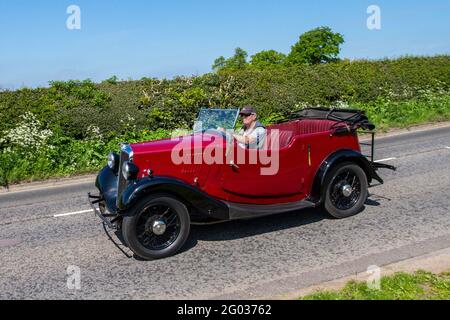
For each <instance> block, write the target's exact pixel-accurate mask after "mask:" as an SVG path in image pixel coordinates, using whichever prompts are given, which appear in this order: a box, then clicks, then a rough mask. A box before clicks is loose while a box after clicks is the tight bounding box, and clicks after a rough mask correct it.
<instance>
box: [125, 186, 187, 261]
mask: <svg viewBox="0 0 450 320" xmlns="http://www.w3.org/2000/svg"><path fill="white" fill-rule="evenodd" d="M190 224H191V221H190V217H189V212H188V210H187V208H186V206H185V205H184V204H183V203H182V202H180V201H179V200H177V199H176V198H174V197H172V196H170V195H154V196H151V197H149V198H145V199H143V200H141V201H140V202H139V203H138V204H137V205H136V206H135V207H134V209H133V211H132V212H131V213H130V214H128V215H126V216H125V217H124V218H123V222H122V235H123V238H124V240H125V242H126V244H127V245H128V247H129V248H130V249H131V250H132V251H133V252H134V253H135V254H136V255H137V256H139V257H141V258H143V259H146V260H153V259H160V258H165V257H168V256H171V255H174V254H175V253H177V252H178V251H179V250H180V249H181V247H182V246H183V245H184V243H185V242H186V240H187V238H188V236H189V231H190Z"/></svg>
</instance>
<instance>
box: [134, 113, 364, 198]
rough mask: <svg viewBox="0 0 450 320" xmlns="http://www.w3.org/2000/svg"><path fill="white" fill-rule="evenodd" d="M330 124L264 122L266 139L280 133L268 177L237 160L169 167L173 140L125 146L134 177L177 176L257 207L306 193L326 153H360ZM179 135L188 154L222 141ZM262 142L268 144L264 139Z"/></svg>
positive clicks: (353, 136) (354, 139)
mask: <svg viewBox="0 0 450 320" xmlns="http://www.w3.org/2000/svg"><path fill="white" fill-rule="evenodd" d="M335 123H336V122H335V121H331V120H295V121H291V122H287V123H284V124H278V125H272V126H268V127H267V135H268V137H269V139H268V140H270V136H271V134H272V132H273V131H274V130H275V129H276V130H279V132H280V149H279V170H278V172H277V173H276V174H274V175H260V174H259V171H260V169H261V168H262V167H264V165H262V164H260V163H257V164H249V163H244V164H239V165H238V167H239V169H235V168H234V167H232V166H230V165H229V164H228V163H226V162H225V161H223V163H222V164H212V165H208V164H204V163H202V164H194V160H193V159H192V161H191V163H190V164H180V165H172V160H171V156H172V150H173V148H174V147H175V146H176V145H177V144H178V143H180V141H179V140H178V139H166V140H160V141H152V142H144V143H137V144H131V145H130V146H131V148H132V149H133V154H134V156H133V158H134V163H135V164H136V165H137V167H138V168H139V174H138V177H141V178H143V177H145V176H146V175H147V174H146V172H147V170H148V169H151V170H152V171H153V174H154V175H155V176H156V175H158V176H168V177H173V178H177V179H180V180H181V181H183V182H185V183H186V184H189V185H195V186H196V187H197V188H198V189H199V190H201V191H203V192H205V193H207V194H208V195H210V196H212V197H214V198H216V199H220V200H225V201H229V202H236V203H246V204H260V205H263V204H280V203H289V202H294V201H299V200H301V199H306V198H308V197H309V196H310V195H311V190H312V184H313V181H314V177H315V176H316V174H317V171H318V170H319V168H320V165H321V164H322V163H323V162H324V160H325V159H327V158H328V157H329V156H330V155H331V154H333V153H335V152H336V151H339V150H353V151H356V152H360V151H361V150H360V146H359V142H358V136H357V134H356V132H355V131H354V132H350V133H348V134H345V135H333V134H332V130H333V129H331V127H332V126H333V124H335ZM180 139H181V138H180ZM182 139H184V140H185V142H187V143H190V144H191V145H192V146H195V145H197V146H199V148H198V149H197V150H195V149H194V148H193V153H195V152H200V153H201V152H202V151H203V150H204V149H205V148H207V147H208V146H210V144H221V145H222V148H224V149H225V148H226V146H225V143H226V142H225V139H222V137H221V136H218V135H213V134H201V133H200V134H193V135H191V136H188V137H182ZM187 139H188V141H186V140H187ZM266 145H270V141H267V142H266ZM200 146H201V147H200ZM233 148H234V149H235V150H236V151H235V153H236V154H237V152H242V151H238V150H237V149H238V148H241V147H240V146H239V145H238V144H237V143H236V141H234V142H233ZM268 149H269V150H270V148H268ZM244 152H245V157H246V159H250V157H252V156H253V157H255V156H257V155H251V153H259V154H261V153H264V152H267V151H266V150H255V149H246V150H244ZM192 158H193V157H192Z"/></svg>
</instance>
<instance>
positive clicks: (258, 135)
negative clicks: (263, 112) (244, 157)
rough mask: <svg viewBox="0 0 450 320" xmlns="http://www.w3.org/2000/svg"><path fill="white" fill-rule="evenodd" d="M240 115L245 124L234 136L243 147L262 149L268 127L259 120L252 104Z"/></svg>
mask: <svg viewBox="0 0 450 320" xmlns="http://www.w3.org/2000/svg"><path fill="white" fill-rule="evenodd" d="M239 115H240V116H241V117H242V122H243V123H244V126H243V127H242V129H241V130H240V131H239V132H238V134H234V135H233V136H234V138H235V139H236V140H237V141H238V143H239V145H240V146H241V147H242V148H247V149H262V148H263V146H264V142H265V140H266V128H265V127H264V126H263V125H262V124H261V123H260V122H259V121H257V119H258V117H257V114H256V111H255V109H254V108H253V107H252V106H246V107H244V108H243V109H242V110H241V112H240V113H239Z"/></svg>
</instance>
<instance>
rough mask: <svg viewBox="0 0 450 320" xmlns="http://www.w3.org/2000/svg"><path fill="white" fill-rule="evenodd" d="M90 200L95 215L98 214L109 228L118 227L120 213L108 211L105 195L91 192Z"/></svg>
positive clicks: (89, 194)
mask: <svg viewBox="0 0 450 320" xmlns="http://www.w3.org/2000/svg"><path fill="white" fill-rule="evenodd" d="M88 200H89V204H90V205H91V208H92V210H94V213H95V215H96V216H98V217H99V218H100V219H101V220H102V221H103V222H104V223H105V224H106V225H107V226H108V227H109V228H111V229H117V227H118V226H117V222H118V221H119V219H120V216H119V215H118V214H113V213H106V208H105V199H104V198H103V196H100V195H98V196H97V195H92V194H91V193H90V192H89V193H88ZM111 218H112V219H111ZM110 219H111V220H110Z"/></svg>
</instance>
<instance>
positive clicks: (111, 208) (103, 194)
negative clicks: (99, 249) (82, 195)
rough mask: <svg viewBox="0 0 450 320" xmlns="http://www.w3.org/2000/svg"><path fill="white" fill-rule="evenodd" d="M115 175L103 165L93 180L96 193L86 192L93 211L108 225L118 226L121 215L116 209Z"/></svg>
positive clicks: (114, 227) (111, 226) (110, 226)
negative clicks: (97, 191) (97, 192)
mask: <svg viewBox="0 0 450 320" xmlns="http://www.w3.org/2000/svg"><path fill="white" fill-rule="evenodd" d="M117 179H118V178H117V176H116V175H115V174H114V173H113V172H112V171H111V169H110V168H109V167H107V166H106V167H104V168H103V169H102V170H101V171H100V172H99V174H98V175H97V179H96V181H95V186H96V187H97V189H98V190H99V194H98V195H93V194H91V193H88V201H89V204H90V205H91V207H92V209H93V210H94V213H95V214H96V215H97V216H98V217H99V218H100V219H101V220H102V221H103V222H104V223H105V224H106V225H107V226H108V227H109V228H113V229H117V228H118V224H117V222H119V221H120V220H121V218H122V217H121V215H120V214H119V212H118V210H117V205H116V203H117Z"/></svg>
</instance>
